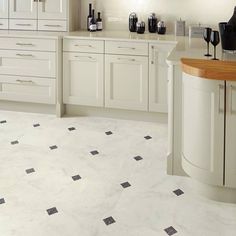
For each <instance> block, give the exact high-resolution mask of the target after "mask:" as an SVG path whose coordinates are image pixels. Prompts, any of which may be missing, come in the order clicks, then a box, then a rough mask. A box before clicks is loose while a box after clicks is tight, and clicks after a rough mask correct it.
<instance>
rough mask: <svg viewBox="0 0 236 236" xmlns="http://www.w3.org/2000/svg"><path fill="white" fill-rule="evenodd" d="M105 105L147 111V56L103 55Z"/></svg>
mask: <svg viewBox="0 0 236 236" xmlns="http://www.w3.org/2000/svg"><path fill="white" fill-rule="evenodd" d="M105 106H106V107H111V108H121V109H129V110H140V111H147V108H148V58H147V57H143V56H124V55H106V56H105Z"/></svg>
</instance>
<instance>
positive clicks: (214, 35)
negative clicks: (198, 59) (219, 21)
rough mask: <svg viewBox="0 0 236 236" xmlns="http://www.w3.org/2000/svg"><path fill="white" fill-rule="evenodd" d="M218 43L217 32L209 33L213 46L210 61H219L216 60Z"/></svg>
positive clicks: (218, 35)
mask: <svg viewBox="0 0 236 236" xmlns="http://www.w3.org/2000/svg"><path fill="white" fill-rule="evenodd" d="M219 42H220V34H219V31H216V30H213V31H212V32H211V44H212V45H213V46H214V58H212V60H219V59H217V58H216V46H217V45H218V44H219Z"/></svg>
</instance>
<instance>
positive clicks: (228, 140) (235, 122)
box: [225, 81, 236, 188]
mask: <svg viewBox="0 0 236 236" xmlns="http://www.w3.org/2000/svg"><path fill="white" fill-rule="evenodd" d="M225 129H226V132H225V170H226V171H225V186H226V187H230V188H236V144H235V140H236V82H229V81H227V82H226V123H225Z"/></svg>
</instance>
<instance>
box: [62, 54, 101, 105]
mask: <svg viewBox="0 0 236 236" xmlns="http://www.w3.org/2000/svg"><path fill="white" fill-rule="evenodd" d="M103 67H104V56H103V54H91V53H77V52H76V53H74V52H64V54H63V71H64V72H63V73H64V74H63V78H64V79H63V101H64V103H66V104H75V105H85V106H99V107H102V106H103V105H104V94H103V93H104V89H103V87H104V76H103V75H104V74H103Z"/></svg>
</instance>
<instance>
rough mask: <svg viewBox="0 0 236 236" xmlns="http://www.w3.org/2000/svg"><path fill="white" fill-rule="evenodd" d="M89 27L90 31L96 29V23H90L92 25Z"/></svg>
mask: <svg viewBox="0 0 236 236" xmlns="http://www.w3.org/2000/svg"><path fill="white" fill-rule="evenodd" d="M89 29H90V30H91V31H96V30H97V25H96V24H92V25H90V26H89Z"/></svg>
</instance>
